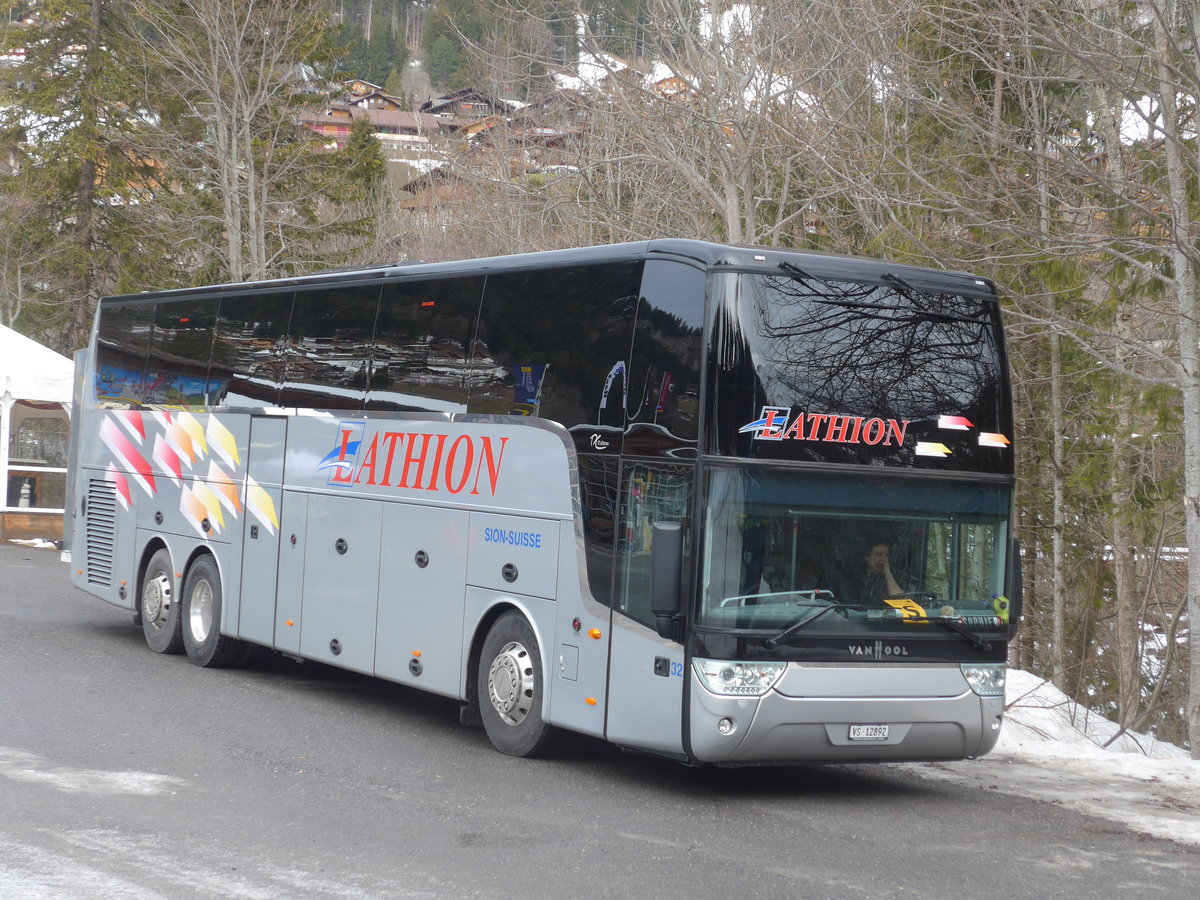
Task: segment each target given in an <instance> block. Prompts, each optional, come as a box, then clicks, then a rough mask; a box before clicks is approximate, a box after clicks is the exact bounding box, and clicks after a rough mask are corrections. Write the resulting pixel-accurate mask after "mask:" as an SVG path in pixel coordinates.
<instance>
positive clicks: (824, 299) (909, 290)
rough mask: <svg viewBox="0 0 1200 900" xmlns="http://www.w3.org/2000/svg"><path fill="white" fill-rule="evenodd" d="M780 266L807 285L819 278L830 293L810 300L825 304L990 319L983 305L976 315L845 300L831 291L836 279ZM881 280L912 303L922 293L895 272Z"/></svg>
mask: <svg viewBox="0 0 1200 900" xmlns="http://www.w3.org/2000/svg"><path fill="white" fill-rule="evenodd" d="M779 268H781V269H783V270H784V271H785V272H787V273H788V275H790V276H791V277H792V278H794V279H796V280H797V281H799V282H800V283H801V284H804V285H806V286H808V287H812V282H814V281H820V282H821V283H822V284H824V285H826V286H827V287H828V289H829V293H826V294H825V295H824V296H817V297H812V298H811V300H812V302H813V303H817V304H822V305H826V306H841V307H844V308H846V309H855V310H865V309H879V310H887V311H889V312H900V313H908V314H909V317H908V320H909V321H912V322H922V321H930V322H969V323H972V324H976V325H985V324H988V323H989V322H990V321H991V319H990V318H989V316H988V314H987V311H986V309H985V308H983V307H982V306H981V307H980V310H979V314H978V315H974V316H971V315H962V314H956V313H947V312H936V311H934V310H930V309H912V308H911V307H908V306H897V305H896V304H894V303H871V302H869V301H864V300H848V299H845V298H844V297H838V296H836V295H834V294H833V291H835V290H837V283H836V282H831V281H827V280H826V279H824V278H820V277H818V276H815V275H812V274H810V273H809V272H808V271H806V270H804V269H801V268H800V267H799V266H794V265H792V264H791V263H786V262H783V263H780V264H779ZM883 280H884V281H886V282H887V283H888V284H890V285H892V286H893V287H894V288H895V289H896V291H897V292H898V293H900V294H902V295H903V296H904V297H906V298H907V299H909V300H911V301H913V302H914V303H916V302H917V301H918V300H919V299H920V298H921V297H922V292H921V291H920V290H919V289H917V288H915V287H913V286H912V285H911V284H909V283H908V282H907V281H905V280H904V279H902V278H900V277H899V276H898V275H893V274H891V273H890V272H889V273H886V274H885V275H883Z"/></svg>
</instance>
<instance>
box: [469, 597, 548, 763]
mask: <svg viewBox="0 0 1200 900" xmlns="http://www.w3.org/2000/svg"><path fill="white" fill-rule="evenodd" d="M477 688H478V689H477V692H476V696H477V697H478V699H479V713H480V716H481V717H482V718H483V727H484V730H485V731H486V732H487V736H488V738H489V739H490V740H491V742H492V744H493V746H495V748H496V749H497V750H499V751H500V752H501V753H506V754H508V755H509V756H538V755H539V754H541V753H542V752H544V751H545V749H546V746H547V744H548V742H549V740H550V737H551V734H552V729H551V727H550V726H549V725H547V724H546V722H545V721H544V720H543V719H542V695H543V684H542V655H541V651H540V650H539V649H538V644H537V637H536V636H535V635H534V633H533V628H532V627H531V626H530V624H529V622H528V621H527V620H526V619H525V617H524V616H523V615H521V614H520V613H519V612H517V611H516V610H509V611H508V612H506V613H504V614H503V615H501V616H500V618H498V619H497V620H496V622H495V624H493V625H492V628H491V631H489V632H488V636H487V638H486V639H485V640H484V642H483V649H482V650H481V652H480V654H479V677H478V683H477Z"/></svg>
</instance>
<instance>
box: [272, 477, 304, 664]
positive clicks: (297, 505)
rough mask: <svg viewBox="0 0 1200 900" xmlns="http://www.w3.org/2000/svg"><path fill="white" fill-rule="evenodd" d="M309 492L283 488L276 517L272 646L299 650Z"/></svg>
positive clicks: (295, 652)
mask: <svg viewBox="0 0 1200 900" xmlns="http://www.w3.org/2000/svg"><path fill="white" fill-rule="evenodd" d="M307 525H308V494H307V493H305V492H304V491H284V493H283V506H282V508H281V509H280V518H279V545H280V550H279V584H278V587H277V589H276V597H277V600H276V603H275V649H276V650H281V651H283V652H284V653H294V654H298V653H299V652H300V604H301V600H302V598H303V597H304V556H305V549H306V548H307V547H308V540H307Z"/></svg>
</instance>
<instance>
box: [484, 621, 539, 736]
mask: <svg viewBox="0 0 1200 900" xmlns="http://www.w3.org/2000/svg"><path fill="white" fill-rule="evenodd" d="M534 684H535V682H534V672H533V660H532V658H530V656H529V651H528V650H526V649H525V648H524V647H523V646H522V645H521V644H519V643H518V642H517V641H509V642H508V643H507V644H505V645H504V646H503V647H502V648H501V649H500V652H499V653H498V654H496V658H495V659H493V660H492V665H491V668H490V669H489V670H488V699H490V700H491V703H492V708H493V709H495V710H496V712H497V713H498V714H499V715H500V718H501V720H502V721H504V722H505V723H507V724H508V725H520V724H521V723H522V722H524V721H525V717H526V716H527V715H529V709H530V706H531V705H532V704H533V688H534Z"/></svg>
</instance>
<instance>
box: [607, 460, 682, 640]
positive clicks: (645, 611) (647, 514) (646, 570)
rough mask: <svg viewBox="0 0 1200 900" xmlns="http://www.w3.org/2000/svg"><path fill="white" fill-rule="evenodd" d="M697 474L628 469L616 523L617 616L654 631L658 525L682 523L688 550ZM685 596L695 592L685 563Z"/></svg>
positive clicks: (675, 468) (644, 466) (669, 468)
mask: <svg viewBox="0 0 1200 900" xmlns="http://www.w3.org/2000/svg"><path fill="white" fill-rule="evenodd" d="M691 497H692V469H691V468H690V467H686V466H669V465H647V464H644V463H634V464H632V465H629V464H627V465H626V466H625V469H624V475H623V478H622V484H621V510H620V516H619V518H618V521H617V605H616V608H617V611H618V612H622V613H624V614H625V615H627V616H629V617H630V618H632V619H635V620H636V621H638V622H641V623H642V624H643V625H646V626H648V627H650V628H654V627H655V616H654V614H653V613H652V612H651V611H650V550H651V538H652V536H653V526H654V524H655V523H656V522H682V523H683V531H684V535H683V536H684V546H685V547H686V546H687V543H688V542H687V533H688V530H689V529H690V527H691V523H690V520H689V513H690V510H691ZM683 582H684V583H683V585H682V593H683V596H685V597H686V596H688V595H689V593H690V588H689V584H690V582H691V566H690V564H689V560H687V559H685V560H684V561H683Z"/></svg>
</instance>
